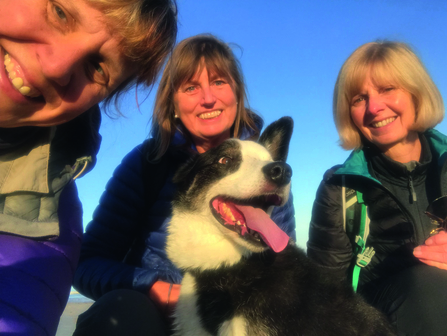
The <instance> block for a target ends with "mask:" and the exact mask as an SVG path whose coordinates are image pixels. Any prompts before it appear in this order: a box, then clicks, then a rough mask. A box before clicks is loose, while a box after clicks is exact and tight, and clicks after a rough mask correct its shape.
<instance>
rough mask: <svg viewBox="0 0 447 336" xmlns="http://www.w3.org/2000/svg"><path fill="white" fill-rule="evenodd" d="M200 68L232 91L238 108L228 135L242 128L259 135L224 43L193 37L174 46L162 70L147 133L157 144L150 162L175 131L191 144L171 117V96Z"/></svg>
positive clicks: (237, 66) (238, 72)
mask: <svg viewBox="0 0 447 336" xmlns="http://www.w3.org/2000/svg"><path fill="white" fill-rule="evenodd" d="M202 68H206V69H207V70H208V71H209V72H212V73H215V74H217V75H218V76H221V77H223V78H225V79H226V80H228V82H229V83H230V84H231V86H232V89H233V91H234V92H235V95H236V101H237V103H238V105H237V112H236V119H235V121H234V124H233V127H232V130H231V132H232V136H233V137H239V136H240V135H241V133H242V131H243V129H246V128H249V129H252V130H253V137H257V136H258V135H259V129H258V127H257V125H256V124H257V122H256V120H257V119H260V118H259V117H258V116H257V115H256V114H255V113H254V112H252V111H251V110H250V109H249V108H246V107H245V106H246V98H247V94H246V90H245V84H244V78H243V75H242V71H241V68H240V64H239V62H238V60H237V59H236V58H235V56H234V54H233V51H232V50H231V48H230V47H229V45H228V44H226V43H224V42H223V41H221V40H219V39H218V38H217V37H215V36H213V35H209V34H206V35H197V36H193V37H189V38H187V39H185V40H183V41H181V42H180V43H179V44H178V45H177V46H176V47H175V49H174V51H173V53H172V55H171V57H170V59H169V60H168V62H167V64H166V67H165V69H164V71H163V75H162V77H161V80H160V84H159V87H158V91H157V96H156V100H155V107H154V112H153V116H152V131H151V134H152V136H153V137H154V138H155V139H156V140H157V141H158V146H157V147H158V148H157V150H156V153H155V156H154V160H157V159H158V158H160V157H161V156H163V154H164V153H165V152H166V150H167V149H168V147H169V144H170V142H171V138H172V136H173V135H174V134H175V132H176V130H177V129H179V130H181V131H182V133H183V134H184V136H185V138H186V139H187V140H188V141H191V139H190V137H189V132H187V130H186V129H185V128H184V127H183V126H182V124H181V121H180V120H179V119H176V118H175V117H174V94H175V92H176V91H177V90H178V88H179V87H180V86H181V85H182V84H183V83H185V82H187V81H188V80H191V79H192V78H193V77H194V75H195V74H196V73H197V71H198V70H199V71H200V70H201V69H202Z"/></svg>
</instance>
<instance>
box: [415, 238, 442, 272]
mask: <svg viewBox="0 0 447 336" xmlns="http://www.w3.org/2000/svg"><path fill="white" fill-rule="evenodd" d="M413 254H414V256H415V257H416V258H418V259H419V260H420V261H422V262H423V263H426V264H427V265H430V266H435V267H438V268H441V269H445V270H447V233H446V232H445V231H440V232H439V233H437V234H436V235H434V236H432V237H430V238H428V239H427V240H426V241H425V244H424V245H421V246H418V247H416V248H415V249H414V251H413Z"/></svg>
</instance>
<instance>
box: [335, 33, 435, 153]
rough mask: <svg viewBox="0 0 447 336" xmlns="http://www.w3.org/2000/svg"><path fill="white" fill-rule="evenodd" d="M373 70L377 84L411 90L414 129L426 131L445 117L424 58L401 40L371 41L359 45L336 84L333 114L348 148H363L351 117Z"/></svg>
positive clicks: (372, 76)
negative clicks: (357, 98)
mask: <svg viewBox="0 0 447 336" xmlns="http://www.w3.org/2000/svg"><path fill="white" fill-rule="evenodd" d="M368 73H370V75H371V80H372V81H373V83H374V84H375V85H377V86H385V85H390V84H391V85H394V86H396V87H398V88H400V89H403V90H405V91H408V92H409V93H410V94H411V95H412V97H413V102H414V105H415V110H416V120H415V123H414V125H413V128H412V129H413V130H415V131H418V132H424V131H426V130H427V129H429V128H433V127H434V126H436V125H437V124H438V123H440V122H441V121H442V119H443V118H444V104H443V101H442V97H441V94H440V92H439V90H438V88H437V87H436V85H435V84H434V83H433V80H432V79H431V78H430V75H429V74H428V72H427V70H426V69H425V67H424V65H423V64H422V62H421V60H420V59H419V58H418V57H417V56H416V55H415V53H414V52H413V51H412V50H411V48H410V47H409V46H408V45H407V44H405V43H401V42H389V41H382V42H370V43H366V44H364V45H362V46H360V47H359V48H358V49H356V50H355V51H354V52H353V53H352V54H351V56H349V58H348V59H347V60H346V62H345V63H344V64H343V66H342V68H341V70H340V72H339V74H338V78H337V82H336V83H335V88H334V96H333V114H334V121H335V125H336V127H337V131H338V134H339V137H340V145H341V146H342V147H343V148H345V149H359V148H361V147H362V140H361V139H362V138H361V134H360V131H359V130H358V129H357V127H356V126H355V124H354V122H353V121H352V118H351V112H350V108H351V101H352V98H353V97H354V96H355V95H357V94H358V93H359V92H360V90H361V88H362V86H363V83H364V81H365V79H366V76H367V74H368Z"/></svg>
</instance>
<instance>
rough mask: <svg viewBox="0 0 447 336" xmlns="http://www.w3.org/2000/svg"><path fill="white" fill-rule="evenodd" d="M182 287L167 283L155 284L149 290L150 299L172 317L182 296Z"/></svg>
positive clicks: (159, 282) (167, 315) (158, 282)
mask: <svg viewBox="0 0 447 336" xmlns="http://www.w3.org/2000/svg"><path fill="white" fill-rule="evenodd" d="M180 287H181V286H180V285H176V284H171V283H169V282H165V281H157V282H155V283H154V284H153V285H152V287H151V289H150V290H149V297H150V298H151V300H152V301H153V302H154V303H155V304H156V306H157V307H158V308H159V309H160V311H161V312H162V313H163V314H164V315H165V316H166V317H168V318H169V317H171V316H172V314H173V312H174V308H175V305H176V304H177V301H178V298H179V296H180Z"/></svg>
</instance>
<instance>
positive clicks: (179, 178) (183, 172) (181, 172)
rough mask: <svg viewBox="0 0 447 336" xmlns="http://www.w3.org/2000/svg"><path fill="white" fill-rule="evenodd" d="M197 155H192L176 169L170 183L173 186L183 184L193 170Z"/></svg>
mask: <svg viewBox="0 0 447 336" xmlns="http://www.w3.org/2000/svg"><path fill="white" fill-rule="evenodd" d="M198 156H199V154H196V155H193V156H192V157H190V158H189V159H188V160H186V162H185V163H184V164H182V165H180V167H179V168H178V169H177V171H176V172H175V174H174V177H173V178H172V182H173V183H174V184H178V183H180V182H183V181H184V180H185V179H186V177H187V176H188V175H189V173H190V171H191V170H192V169H193V168H194V166H195V165H196V163H197V159H198Z"/></svg>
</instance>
